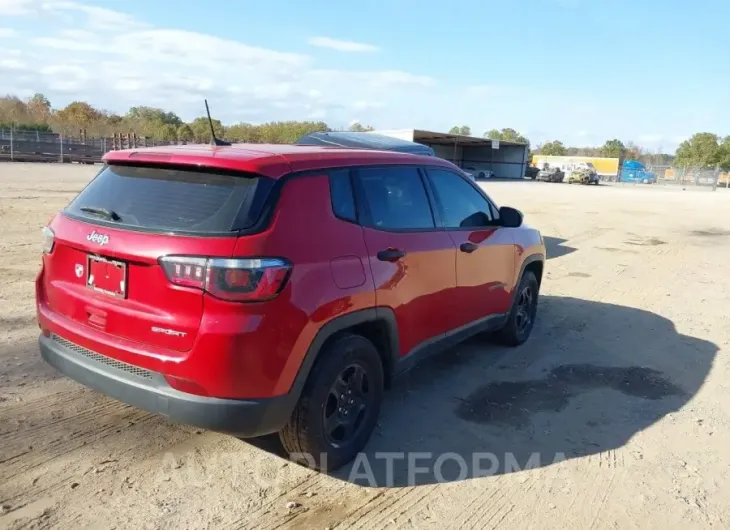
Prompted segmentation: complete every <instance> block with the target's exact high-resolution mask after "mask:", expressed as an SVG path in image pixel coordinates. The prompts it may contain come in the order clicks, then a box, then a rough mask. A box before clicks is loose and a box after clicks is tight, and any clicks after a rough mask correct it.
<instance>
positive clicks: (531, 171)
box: [525, 166, 540, 180]
mask: <svg viewBox="0 0 730 530" xmlns="http://www.w3.org/2000/svg"><path fill="white" fill-rule="evenodd" d="M539 173H540V169H539V168H536V167H534V166H527V167H526V168H525V177H527V178H528V179H532V180H535V179H536V178H537V175H538V174H539Z"/></svg>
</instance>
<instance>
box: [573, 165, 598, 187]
mask: <svg viewBox="0 0 730 530" xmlns="http://www.w3.org/2000/svg"><path fill="white" fill-rule="evenodd" d="M598 181H599V177H598V174H597V173H596V172H595V171H592V170H591V169H590V168H587V167H579V168H577V169H574V170H573V171H571V172H570V173H569V174H568V178H567V180H566V182H567V183H568V184H596V185H598Z"/></svg>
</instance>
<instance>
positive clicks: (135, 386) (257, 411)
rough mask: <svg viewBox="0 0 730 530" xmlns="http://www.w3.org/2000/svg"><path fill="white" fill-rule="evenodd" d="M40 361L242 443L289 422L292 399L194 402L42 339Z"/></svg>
mask: <svg viewBox="0 0 730 530" xmlns="http://www.w3.org/2000/svg"><path fill="white" fill-rule="evenodd" d="M39 344H40V350H41V355H42V356H43V359H45V361H46V362H48V364H50V365H51V366H53V367H54V368H55V369H56V370H58V371H59V372H61V373H62V374H64V375H66V376H68V377H70V378H71V379H73V380H75V381H77V382H79V383H81V384H82V385H84V386H87V387H89V388H92V389H94V390H97V391H99V392H101V393H103V394H106V395H107V396H109V397H112V398H114V399H117V400H119V401H122V402H124V403H127V404H128V405H132V406H134V407H137V408H140V409H143V410H146V411H149V412H152V413H156V414H160V415H162V416H165V417H166V418H168V419H170V420H172V421H174V422H178V423H184V424H187V425H194V426H197V427H201V428H203V429H207V430H212V431H218V432H223V433H227V434H232V435H234V436H239V437H242V438H247V437H253V436H261V435H264V434H270V433H273V432H276V431H279V430H281V428H282V427H283V426H284V425H285V424H286V422H287V421H288V420H289V417H290V416H291V412H292V410H293V408H294V405H295V404H296V396H294V395H291V394H285V395H283V396H277V397H273V398H265V399H246V400H241V399H220V398H212V397H203V396H197V395H194V394H188V393H185V392H180V391H179V390H175V389H174V388H172V387H171V386H170V385H169V384H168V383H167V381H165V379H164V377H163V376H162V375H161V374H159V373H156V372H151V371H148V370H144V369H140V368H138V367H134V366H132V365H128V364H125V363H120V362H119V361H115V360H114V359H111V358H109V357H105V356H103V355H100V354H98V353H95V352H92V351H90V350H87V349H85V348H81V347H79V346H76V345H73V344H71V343H69V342H68V341H65V340H63V339H58V338H53V336H52V337H46V336H44V335H41V337H40V339H39Z"/></svg>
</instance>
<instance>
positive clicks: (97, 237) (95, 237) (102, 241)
mask: <svg viewBox="0 0 730 530" xmlns="http://www.w3.org/2000/svg"><path fill="white" fill-rule="evenodd" d="M86 239H87V241H91V242H92V243H98V244H99V246H102V247H103V246H104V245H106V244H107V243H109V236H108V235H106V234H99V233H97V231H96V230H94V231H93V232H91V233H90V234H89V235H88V236H86Z"/></svg>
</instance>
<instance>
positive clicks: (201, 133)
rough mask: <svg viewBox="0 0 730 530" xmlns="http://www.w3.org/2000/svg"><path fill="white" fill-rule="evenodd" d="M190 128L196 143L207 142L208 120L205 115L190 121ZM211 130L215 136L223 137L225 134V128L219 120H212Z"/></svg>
mask: <svg viewBox="0 0 730 530" xmlns="http://www.w3.org/2000/svg"><path fill="white" fill-rule="evenodd" d="M190 129H191V130H192V131H193V137H194V139H195V141H196V142H198V143H209V142H210V141H211V137H210V123H209V122H208V117H207V116H200V117H198V118H195V119H194V120H193V121H192V122H190ZM213 130H214V131H215V135H216V137H217V138H223V136H224V135H225V129H224V128H223V124H222V123H221V122H220V120H213Z"/></svg>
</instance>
